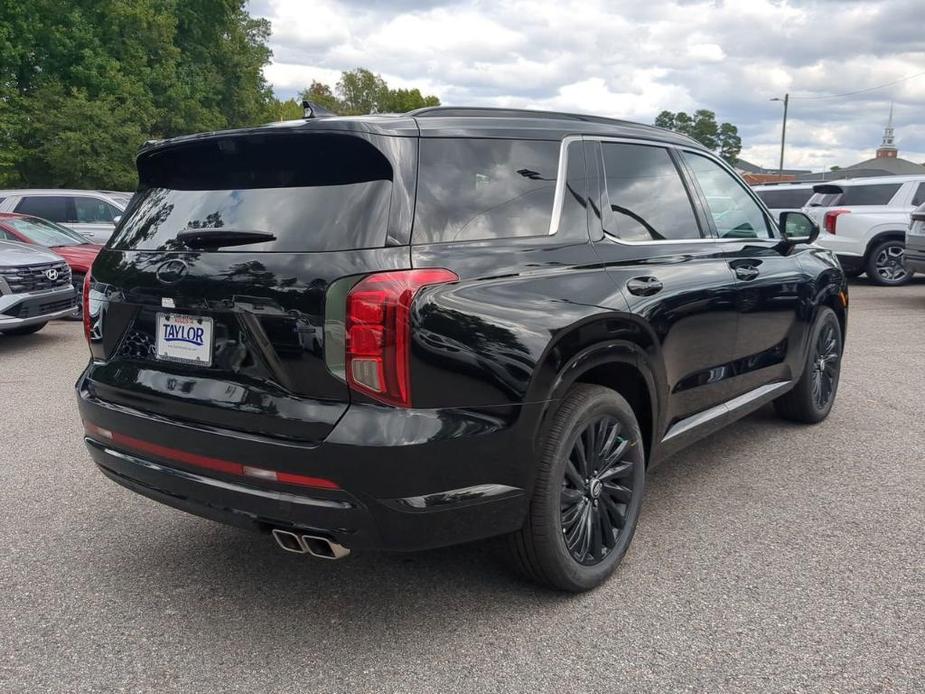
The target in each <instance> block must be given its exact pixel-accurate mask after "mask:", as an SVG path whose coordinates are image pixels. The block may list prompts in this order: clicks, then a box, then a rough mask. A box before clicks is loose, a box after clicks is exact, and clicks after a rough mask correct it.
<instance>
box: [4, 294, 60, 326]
mask: <svg viewBox="0 0 925 694" xmlns="http://www.w3.org/2000/svg"><path fill="white" fill-rule="evenodd" d="M76 309H77V294H76V293H75V292H74V288H73V287H72V286H70V285H68V286H66V287H61V288H60V289H55V290H52V291H45V292H32V293H29V294H7V295H2V296H0V330H4V329H6V328H19V327H22V326H26V325H35V324H36V323H46V322H48V321H50V320H55V319H57V318H65V317H68V316H73V315H74V312H75V311H76Z"/></svg>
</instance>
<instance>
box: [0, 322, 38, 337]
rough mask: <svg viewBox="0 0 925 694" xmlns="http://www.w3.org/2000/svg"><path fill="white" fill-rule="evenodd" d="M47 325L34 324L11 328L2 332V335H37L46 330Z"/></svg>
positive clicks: (0, 332) (0, 331)
mask: <svg viewBox="0 0 925 694" xmlns="http://www.w3.org/2000/svg"><path fill="white" fill-rule="evenodd" d="M46 325H47V323H33V324H32V325H24V326H22V327H21V328H9V329H7V330H0V334H3V335H31V334H32V333H37V332H38V331H39V330H41V329H42V328H44V327H45V326H46Z"/></svg>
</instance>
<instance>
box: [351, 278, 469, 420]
mask: <svg viewBox="0 0 925 694" xmlns="http://www.w3.org/2000/svg"><path fill="white" fill-rule="evenodd" d="M458 279H459V277H458V276H457V275H456V273H454V272H451V271H450V270H445V269H443V268H427V269H420V270H397V271H394V272H379V273H376V274H374V275H369V276H368V277H365V278H364V279H362V280H360V281H359V282H358V283H357V284H356V285H355V286H354V287H353V289H351V290H350V293H349V294H347V315H346V321H345V322H346V326H345V328H346V360H345V362H346V364H345V365H346V373H347V383H348V384H349V385H350V387H351V388H352V389H353V390H356V391H359V392H361V393H365V394H367V395H369V396H371V397H372V398H375V399H376V400H379V401H381V402H384V403H387V404H389V405H397V406H399V407H410V406H411V382H410V381H411V375H410V368H409V358H410V353H411V303H412V302H413V301H414V295H415V294H416V293H417V292H418V290H420V289H421V288H422V287H426V286H427V285H431V284H443V283H445V282H455V281H456V280H458Z"/></svg>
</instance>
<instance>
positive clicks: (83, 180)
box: [0, 0, 274, 188]
mask: <svg viewBox="0 0 925 694" xmlns="http://www.w3.org/2000/svg"><path fill="white" fill-rule="evenodd" d="M245 5H246V2H245V1H244V0H132V2H125V1H124V0H81V1H80V2H71V3H62V2H60V0H30V2H28V3H23V2H21V1H18V0H0V18H2V19H0V185H4V186H9V185H26V186H46V185H48V186H74V187H113V188H131V187H134V185H135V173H134V156H135V152H136V151H137V149H138V147H139V146H140V145H141V144H142V143H143V142H144V141H145V140H147V139H152V138H163V137H170V136H173V135H179V134H183V133H189V132H197V131H202V130H212V129H217V128H227V127H239V126H246V125H255V124H257V123H259V122H262V121H265V120H268V119H272V118H273V109H272V106H273V104H274V99H273V98H272V94H271V93H270V89H269V86H268V85H267V83H266V81H265V80H264V78H263V73H262V70H263V66H264V65H265V64H266V62H267V61H268V60H269V57H270V51H269V48H268V47H267V43H266V42H267V38H268V36H269V31H270V27H269V23H268V22H266V21H265V20H261V19H253V18H252V17H250V16H249V15H248V13H247V12H246V10H245Z"/></svg>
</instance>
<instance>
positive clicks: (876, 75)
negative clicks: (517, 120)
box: [250, 0, 925, 169]
mask: <svg viewBox="0 0 925 694" xmlns="http://www.w3.org/2000/svg"><path fill="white" fill-rule="evenodd" d="M250 10H251V13H252V14H253V15H256V16H262V17H266V18H267V19H269V20H270V21H271V22H272V25H273V34H272V37H271V40H270V45H271V47H272V49H273V62H272V64H271V65H270V66H269V67H268V68H267V70H266V76H267V79H268V80H269V81H270V83H271V84H272V85H273V88H274V90H275V92H276V94H277V95H278V96H280V97H286V98H288V97H290V96H294V95H295V94H296V93H297V92H298V91H299V90H300V89H302V88H303V87H305V86H307V85H308V84H309V83H311V81H312V80H319V81H322V82H328V83H330V84H332V85H333V84H334V83H335V82H336V81H337V78H338V76H339V74H340V72H341V71H342V70H349V69H352V68H354V67H357V66H362V67H366V68H369V69H371V70H373V71H374V72H378V73H380V74H381V75H382V76H383V77H384V78H385V79H386V81H387V82H388V83H389V84H390V85H391V86H401V87H419V88H420V89H421V90H422V91H423V92H424V93H428V94H436V95H437V96H438V97H440V99H441V101H442V102H443V103H444V104H448V105H482V106H517V107H528V108H550V109H557V110H567V111H576V112H585V113H595V114H600V115H607V116H614V117H620V118H627V119H630V120H636V121H641V122H649V123H650V122H652V120H653V119H654V117H655V115H656V114H657V113H658V112H659V111H661V110H663V109H668V110H671V111H678V110H685V111H693V110H695V109H698V108H708V109H710V110H712V111H715V112H716V114H717V118H718V119H720V120H728V121H730V122H732V123H734V124H736V125H737V126H738V127H739V134H740V135H741V136H742V141H743V145H744V148H743V153H742V156H743V157H744V158H746V159H749V160H751V161H753V162H755V163H757V164H760V165H763V166H774V165H776V163H777V157H778V152H779V147H780V120H781V111H782V107H781V104H779V103H776V102H771V101H769V99H770V98H771V97H774V96H783V94H784V93H785V92H790V93H791V102H790V118H789V120H788V128H787V141H788V148H787V158H786V161H785V165H786V166H789V167H802V168H814V169H819V168H823V167H824V168H828V167H830V166H833V165H836V164H837V165H841V166H845V165H848V164H852V163H855V162H857V161H860V160H862V159H866V158H868V157H871V156H873V153H874V150H875V149H876V147H877V145H878V144H879V142H880V138H881V136H882V134H883V126H884V125H885V122H886V118H887V112H888V109H889V103H890V100H891V99H892V100H893V101H894V102H895V115H894V124H895V127H896V138H897V144H898V146H899V149H900V156H903V157H905V158H908V159H912V160H913V161H916V162H920V163H921V162H925V30H923V27H925V0H707V1H699V0H674V1H667V0H607V1H603V2H598V1H597V0H581V1H579V2H572V1H571V0H555V1H546V2H543V1H540V0H511V1H508V0H498V1H496V2H479V1H475V2H472V1H467V0H445V1H440V0H434V1H430V2H429V1H427V0H395V1H394V2H375V0H341V1H339V2H337V1H335V0H252V1H251V3H250ZM918 73H922V74H920V75H919V76H918V77H914V78H912V79H904V78H907V77H910V76H912V75H916V74H918ZM897 80H903V81H901V82H899V83H897V84H893V85H891V86H887V87H883V88H880V89H874V90H871V91H865V92H863V93H860V94H854V95H851V96H845V97H840V98H820V97H826V96H827V95H832V94H841V93H844V92H853V91H858V90H864V89H868V88H870V87H875V86H877V85H882V84H885V83H888V82H894V81H897ZM799 97H804V98H799Z"/></svg>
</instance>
